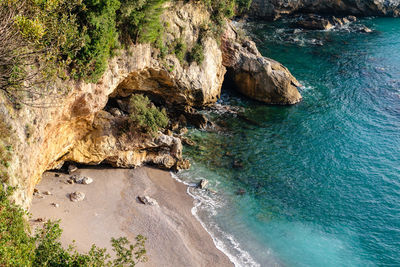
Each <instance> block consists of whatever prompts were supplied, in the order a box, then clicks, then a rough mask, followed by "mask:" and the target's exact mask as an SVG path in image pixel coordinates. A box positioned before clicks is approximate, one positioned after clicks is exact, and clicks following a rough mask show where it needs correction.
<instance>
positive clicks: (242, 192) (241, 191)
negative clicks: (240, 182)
mask: <svg viewBox="0 0 400 267" xmlns="http://www.w3.org/2000/svg"><path fill="white" fill-rule="evenodd" d="M244 194H246V190H244V189H243V188H239V189H238V190H237V191H236V195H239V196H243V195H244Z"/></svg>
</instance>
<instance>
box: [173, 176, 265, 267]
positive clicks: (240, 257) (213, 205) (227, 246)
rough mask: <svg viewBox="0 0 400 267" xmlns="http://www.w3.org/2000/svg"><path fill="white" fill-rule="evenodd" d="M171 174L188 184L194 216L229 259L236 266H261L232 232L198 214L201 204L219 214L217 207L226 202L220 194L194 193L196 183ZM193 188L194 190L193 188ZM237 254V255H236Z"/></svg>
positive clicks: (212, 213) (212, 212)
mask: <svg viewBox="0 0 400 267" xmlns="http://www.w3.org/2000/svg"><path fill="white" fill-rule="evenodd" d="M171 176H172V177H173V178H174V179H175V180H177V181H178V182H181V183H183V184H185V185H187V186H189V187H188V188H187V193H188V194H189V195H190V196H191V197H192V198H193V199H194V200H195V205H194V207H193V208H192V214H193V216H194V217H195V218H196V219H197V220H198V221H199V222H200V224H201V225H202V226H203V228H204V229H205V230H206V231H207V233H208V234H209V235H210V236H211V238H212V240H213V242H214V244H215V246H216V247H217V248H218V249H219V250H220V251H221V252H222V253H224V254H225V255H227V256H228V258H229V260H230V261H231V262H232V263H233V264H234V265H235V266H238V267H240V266H246V267H247V266H251V267H258V266H260V264H259V263H257V262H256V261H255V260H254V259H253V258H252V257H251V255H250V254H249V253H248V252H247V251H245V250H243V249H242V248H241V247H240V243H239V242H238V241H237V240H236V239H235V237H234V236H233V235H231V234H228V233H226V232H224V231H222V230H221V228H220V227H219V226H218V225H217V224H215V223H211V222H210V225H206V223H204V222H203V221H202V220H201V218H200V217H199V215H198V209H199V207H200V206H201V205H206V206H207V212H209V213H210V214H211V215H212V216H215V215H216V214H217V209H218V208H221V207H223V205H224V203H223V201H222V199H219V201H218V200H217V198H218V196H217V195H214V196H212V197H211V196H209V195H208V194H207V193H203V192H207V191H204V190H203V191H196V193H198V194H194V193H192V192H191V191H193V186H194V185H195V184H193V183H188V182H185V181H183V180H181V179H180V178H179V177H178V176H177V175H176V174H175V173H172V172H171ZM191 189H192V190H191ZM202 193H203V194H202ZM209 228H213V229H214V231H215V232H218V234H219V235H220V236H223V237H224V238H225V239H226V240H225V242H224V241H223V240H221V239H220V238H217V236H216V234H215V233H213V231H211V230H210V229H209ZM231 250H234V251H235V252H236V253H232V252H231ZM234 254H236V255H234Z"/></svg>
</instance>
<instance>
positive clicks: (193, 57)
mask: <svg viewBox="0 0 400 267" xmlns="http://www.w3.org/2000/svg"><path fill="white" fill-rule="evenodd" d="M188 58H189V62H196V63H197V64H198V65H200V64H201V63H202V62H203V61H204V47H203V45H202V44H201V43H197V44H195V45H194V46H193V48H192V51H190V53H189V56H188Z"/></svg>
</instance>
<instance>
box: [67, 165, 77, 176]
mask: <svg viewBox="0 0 400 267" xmlns="http://www.w3.org/2000/svg"><path fill="white" fill-rule="evenodd" d="M77 170H78V167H76V166H75V165H74V164H71V165H69V166H68V173H69V174H71V173H73V172H75V171H77Z"/></svg>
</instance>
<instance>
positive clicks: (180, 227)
mask: <svg viewBox="0 0 400 267" xmlns="http://www.w3.org/2000/svg"><path fill="white" fill-rule="evenodd" d="M74 174H75V173H74ZM76 174H78V175H83V176H87V177H90V178H92V179H93V180H94V182H93V183H92V184H89V185H81V184H73V185H71V184H67V183H66V180H67V179H68V178H69V176H70V175H67V174H60V177H55V173H53V172H47V173H45V174H44V175H43V178H42V181H41V182H40V183H39V184H38V186H37V189H38V190H39V192H44V191H50V193H51V195H48V196H44V198H39V197H38V196H35V197H34V199H33V201H32V206H31V209H30V212H31V214H32V219H33V220H35V219H37V218H43V219H44V220H45V221H46V220H48V219H52V220H56V219H61V223H60V225H61V228H62V229H63V230H64V232H63V235H62V237H61V243H62V244H63V246H68V245H69V244H71V243H72V241H73V240H75V241H76V243H75V245H76V248H77V250H78V251H80V252H86V251H88V250H89V249H90V246H91V245H92V244H96V246H98V247H105V248H107V251H108V252H111V243H110V239H111V237H120V236H126V237H128V239H129V240H131V241H133V240H134V237H135V236H136V235H137V234H141V235H143V236H145V237H146V238H147V241H146V246H145V247H146V250H147V257H148V258H149V260H148V262H146V263H140V264H143V265H144V266H209V265H211V266H233V263H232V262H231V260H230V259H229V258H228V255H226V254H224V253H223V251H222V250H221V249H220V248H217V246H216V244H215V243H214V240H213V237H212V236H211V235H210V233H209V232H207V230H206V229H205V228H204V226H203V223H202V222H201V221H199V220H198V218H197V217H196V216H195V215H194V214H193V211H192V210H193V208H194V206H193V205H194V203H193V201H194V199H193V198H192V196H190V195H189V194H188V189H187V188H188V187H187V185H185V184H184V183H183V182H181V181H177V179H176V178H175V177H173V176H172V175H171V174H170V173H169V172H168V171H162V170H158V169H154V168H150V167H140V168H137V169H107V168H84V169H79V170H78V171H77V172H76ZM168 176H169V178H168ZM78 190H79V191H82V192H84V193H85V194H86V197H85V199H84V200H83V201H80V202H71V201H70V200H69V198H68V194H69V193H71V192H73V191H78ZM142 195H148V196H150V197H151V198H153V199H155V200H156V201H157V202H158V204H159V205H158V206H157V205H156V206H149V205H144V204H142V203H140V201H139V200H137V197H138V196H142ZM52 203H57V204H58V205H59V207H58V208H56V207H54V206H52ZM37 224H38V223H32V225H33V228H34V227H35V225H37Z"/></svg>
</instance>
